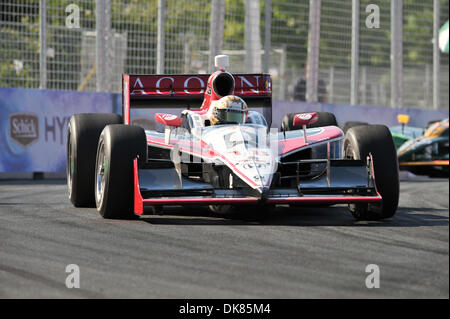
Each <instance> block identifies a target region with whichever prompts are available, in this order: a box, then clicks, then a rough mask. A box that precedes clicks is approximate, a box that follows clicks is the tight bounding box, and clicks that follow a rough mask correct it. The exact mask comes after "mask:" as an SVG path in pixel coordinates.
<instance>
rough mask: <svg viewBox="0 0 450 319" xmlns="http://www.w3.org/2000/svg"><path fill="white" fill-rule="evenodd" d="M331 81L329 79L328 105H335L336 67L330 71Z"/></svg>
mask: <svg viewBox="0 0 450 319" xmlns="http://www.w3.org/2000/svg"><path fill="white" fill-rule="evenodd" d="M328 76H329V79H328V85H329V88H328V99H327V102H328V103H333V100H334V66H331V67H330V71H329V74H328Z"/></svg>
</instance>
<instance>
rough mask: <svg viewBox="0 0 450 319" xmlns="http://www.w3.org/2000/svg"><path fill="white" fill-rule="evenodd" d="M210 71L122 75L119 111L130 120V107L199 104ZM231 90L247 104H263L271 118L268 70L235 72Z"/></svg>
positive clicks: (268, 116)
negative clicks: (254, 72) (249, 72)
mask: <svg viewBox="0 0 450 319" xmlns="http://www.w3.org/2000/svg"><path fill="white" fill-rule="evenodd" d="M209 76H210V75H209V74H187V75H186V74H183V75H173V74H172V75H170V74H164V75H162V74H161V75H130V74H123V75H122V112H123V119H124V123H125V124H129V123H130V109H131V108H152V109H165V108H184V109H191V108H199V107H200V106H201V104H202V102H203V98H204V94H205V90H206V86H207V83H208V78H209ZM233 77H234V80H235V89H234V94H235V95H237V96H239V97H241V98H243V99H244V101H245V102H246V103H247V105H248V106H249V107H258V108H263V110H262V113H263V114H264V116H265V117H266V120H268V122H270V119H271V117H272V116H271V115H272V110H271V108H272V82H271V78H270V75H269V74H234V75H233Z"/></svg>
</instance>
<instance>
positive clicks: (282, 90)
mask: <svg viewBox="0 0 450 319" xmlns="http://www.w3.org/2000/svg"><path fill="white" fill-rule="evenodd" d="M286 51H287V49H286V44H283V45H282V47H281V54H280V100H286V89H287V85H286Z"/></svg>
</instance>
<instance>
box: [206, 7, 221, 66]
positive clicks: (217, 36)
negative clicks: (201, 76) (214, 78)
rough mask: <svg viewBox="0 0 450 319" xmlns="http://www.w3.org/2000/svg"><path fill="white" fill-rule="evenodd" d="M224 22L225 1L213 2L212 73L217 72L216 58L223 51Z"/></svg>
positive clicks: (210, 41) (211, 24)
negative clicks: (215, 66)
mask: <svg viewBox="0 0 450 319" xmlns="http://www.w3.org/2000/svg"><path fill="white" fill-rule="evenodd" d="M224 21H225V0H213V1H212V4H211V23H210V28H209V63H208V70H209V72H210V73H212V72H213V71H214V70H215V68H214V57H215V56H216V55H218V54H220V52H221V51H222V41H223V26H224Z"/></svg>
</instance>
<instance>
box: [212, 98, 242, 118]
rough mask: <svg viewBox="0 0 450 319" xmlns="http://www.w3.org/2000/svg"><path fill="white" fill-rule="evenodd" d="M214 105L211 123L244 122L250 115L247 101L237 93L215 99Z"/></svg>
mask: <svg viewBox="0 0 450 319" xmlns="http://www.w3.org/2000/svg"><path fill="white" fill-rule="evenodd" d="M212 107H213V109H212V116H211V125H217V124H244V123H245V119H246V118H247V115H248V107H247V103H245V101H244V100H243V99H241V98H240V97H239V96H235V95H227V96H225V97H223V98H221V99H220V100H218V101H215V102H214V103H213V105H212Z"/></svg>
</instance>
